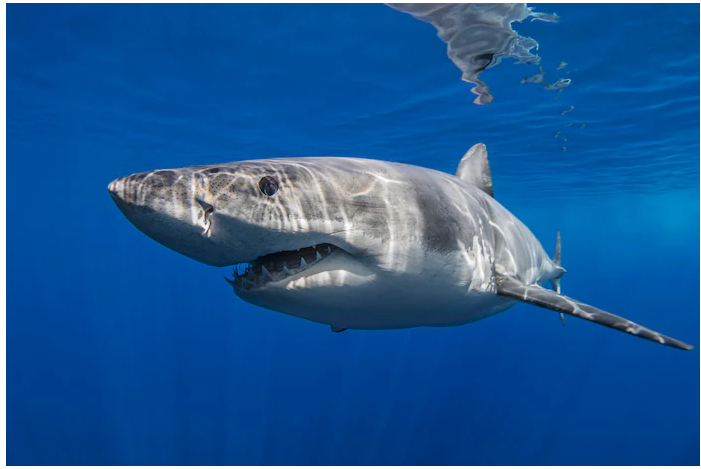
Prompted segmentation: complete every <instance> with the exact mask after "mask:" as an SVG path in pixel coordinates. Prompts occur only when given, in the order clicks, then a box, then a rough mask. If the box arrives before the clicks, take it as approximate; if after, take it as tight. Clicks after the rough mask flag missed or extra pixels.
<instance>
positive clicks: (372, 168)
mask: <svg viewBox="0 0 701 469" xmlns="http://www.w3.org/2000/svg"><path fill="white" fill-rule="evenodd" d="M108 190H109V193H110V195H111V196H112V198H113V200H114V201H115V202H116V204H117V206H118V207H119V209H120V210H121V211H122V213H123V214H124V215H125V216H126V217H127V219H128V220H129V221H130V222H131V223H132V224H133V225H134V226H136V227H137V228H138V229H139V230H141V231H142V232H143V233H145V234H146V235H148V236H149V237H151V238H152V239H154V240H155V241H157V242H159V243H160V244H162V245H164V246H166V247H168V248H170V249H172V250H174V251H176V252H178V253H180V254H183V255H185V256H187V257H190V258H192V259H194V260H196V261H199V262H202V263H204V264H208V265H211V266H218V267H223V266H233V265H237V268H236V269H235V270H234V273H233V279H231V280H229V279H227V280H228V281H229V283H230V284H231V286H232V287H233V290H234V293H235V294H236V295H238V296H239V297H240V298H241V299H243V300H244V301H247V302H249V303H252V304H254V305H257V306H261V307H263V308H267V309H271V310H274V311H279V312H282V313H286V314H290V315H293V316H297V317H300V318H304V319H308V320H311V321H316V322H318V323H323V324H328V325H329V326H331V329H332V330H333V331H335V332H340V331H343V330H346V329H397V328H408V327H418V326H458V325H462V324H467V323H471V322H474V321H478V320H481V319H485V318H487V317H490V316H493V315H495V314H497V313H500V312H502V311H505V310H507V309H509V308H511V307H512V306H514V305H515V304H517V303H519V302H523V303H530V304H533V305H536V306H540V307H542V308H546V309H550V310H553V311H556V312H558V313H560V315H561V318H562V314H567V315H570V316H575V317H578V318H582V319H586V320H588V321H591V322H594V323H597V324H601V325H604V326H607V327H610V328H613V329H617V330H620V331H623V332H626V333H628V334H632V335H635V336H637V337H642V338H644V339H648V340H651V341H654V342H658V343H660V344H663V345H667V346H670V347H675V348H679V349H684V350H689V349H691V348H693V347H692V346H691V345H689V344H686V343H684V342H681V341H679V340H676V339H673V338H671V337H667V336H665V335H662V334H660V333H658V332H655V331H653V330H650V329H648V328H645V327H643V326H640V325H638V324H635V323H633V322H631V321H629V320H627V319H624V318H622V317H619V316H616V315H614V314H611V313H608V312H606V311H603V310H601V309H598V308H595V307H593V306H589V305H587V304H584V303H581V302H579V301H577V300H574V299H572V298H569V297H567V296H564V295H562V294H561V293H560V278H561V277H562V275H563V274H564V273H565V269H563V268H562V267H561V266H560V241H559V239H560V238H559V233H558V237H557V248H556V253H555V257H554V258H553V259H551V258H550V257H549V256H548V255H547V254H546V252H545V250H544V249H543V247H542V246H541V244H540V242H539V241H538V240H537V239H536V237H535V236H534V235H533V233H531V231H530V230H529V229H528V228H527V227H526V226H525V225H524V224H523V223H522V222H521V221H520V220H519V219H518V218H516V217H515V216H514V215H512V214H511V213H510V212H509V211H508V210H507V209H505V208H504V207H503V206H502V205H501V204H500V203H499V202H497V201H496V200H495V198H494V193H493V188H492V177H491V171H490V168H489V162H488V158H487V150H486V147H485V146H484V145H483V144H477V145H475V146H474V147H472V148H471V149H470V150H469V151H468V152H467V153H466V154H465V156H464V157H463V158H462V160H461V161H460V164H459V166H458V170H457V173H456V175H450V174H446V173H443V172H439V171H435V170H432V169H428V168H423V167H418V166H412V165H407V164H401V163H392V162H385V161H377V160H370V159H360V158H333V157H328V158H327V157H309V158H279V159H267V160H251V161H240V162H234V163H226V164H214V165H207V166H190V167H185V168H178V169H164V170H157V171H150V172H144V173H138V174H133V175H130V176H126V177H122V178H119V179H116V180H114V181H112V182H111V183H110V184H109V187H108ZM241 264H244V267H243V270H240V269H239V268H238V266H239V265H241ZM546 281H547V282H550V283H551V284H552V286H553V287H554V290H550V289H547V288H545V287H543V286H542V284H543V283H545V282H546ZM563 321H564V320H563Z"/></svg>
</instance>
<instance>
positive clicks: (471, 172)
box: [456, 143, 494, 197]
mask: <svg viewBox="0 0 701 469" xmlns="http://www.w3.org/2000/svg"><path fill="white" fill-rule="evenodd" d="M456 176H457V177H459V178H460V179H462V180H463V181H467V182H469V183H470V184H473V185H475V186H477V187H479V188H480V189H482V191H483V192H486V193H487V194H489V195H491V196H492V197H494V189H493V188H492V172H491V171H490V170H489V160H488V159H487V147H486V146H485V144H484V143H478V144H477V145H475V146H473V147H472V148H470V149H469V150H467V153H465V156H463V157H462V160H460V164H459V165H458V172H457V173H456Z"/></svg>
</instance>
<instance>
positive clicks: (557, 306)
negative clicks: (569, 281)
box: [497, 275, 694, 350]
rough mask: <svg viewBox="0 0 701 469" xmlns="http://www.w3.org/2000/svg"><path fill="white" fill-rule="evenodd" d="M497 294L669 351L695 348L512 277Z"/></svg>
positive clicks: (499, 278) (500, 285) (500, 284)
mask: <svg viewBox="0 0 701 469" xmlns="http://www.w3.org/2000/svg"><path fill="white" fill-rule="evenodd" d="M497 294H498V295H500V296H505V297H509V298H514V299H516V300H520V301H523V302H524V303H530V304H532V305H536V306H540V307H541V308H546V309H550V310H552V311H558V312H560V313H564V314H568V315H570V316H574V317H577V318H582V319H586V320H587V321H591V322H595V323H597V324H601V325H602V326H606V327H610V328H612V329H618V330H619V331H623V332H626V333H628V334H632V335H635V336H638V337H642V338H643V339H647V340H651V341H653V342H658V343H660V344H662V345H667V346H669V347H674V348H678V349H682V350H691V349H692V348H694V347H693V346H692V345H689V344H686V343H684V342H682V341H680V340H676V339H672V338H671V337H667V336H665V335H662V334H660V333H659V332H655V331H653V330H650V329H647V328H646V327H643V326H640V325H638V324H635V323H634V322H631V321H629V320H627V319H625V318H622V317H620V316H616V315H615V314H611V313H607V312H606V311H602V310H600V309H599V308H595V307H593V306H589V305H586V304H584V303H580V302H579V301H577V300H573V299H572V298H568V297H566V296H564V295H560V294H558V293H557V292H554V291H553V290H548V289H546V288H543V287H540V286H538V285H526V284H524V283H522V282H521V281H519V280H517V279H514V278H511V277H505V276H501V275H498V276H497Z"/></svg>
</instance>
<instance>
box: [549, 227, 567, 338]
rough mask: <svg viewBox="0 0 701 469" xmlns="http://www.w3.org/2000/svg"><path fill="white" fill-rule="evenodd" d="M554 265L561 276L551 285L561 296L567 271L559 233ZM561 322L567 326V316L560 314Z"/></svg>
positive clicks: (554, 279)
mask: <svg viewBox="0 0 701 469" xmlns="http://www.w3.org/2000/svg"><path fill="white" fill-rule="evenodd" d="M553 264H555V265H556V266H557V267H560V271H561V272H560V275H558V276H557V277H555V278H553V279H551V280H550V283H551V284H552V285H553V288H554V289H555V291H556V292H557V294H558V295H559V294H560V279H561V278H562V276H563V275H565V273H566V272H567V271H566V270H565V269H563V268H562V241H561V239H560V232H559V231H558V232H557V244H556V245H555V256H553ZM560 321H561V322H562V325H563V326H564V325H565V315H564V314H562V313H560Z"/></svg>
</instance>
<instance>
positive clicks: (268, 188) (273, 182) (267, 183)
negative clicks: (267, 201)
mask: <svg viewBox="0 0 701 469" xmlns="http://www.w3.org/2000/svg"><path fill="white" fill-rule="evenodd" d="M258 187H259V188H260V191H261V192H262V193H263V194H265V195H267V196H268V197H272V196H274V195H275V193H276V192H277V190H278V189H279V188H280V183H278V182H277V179H275V178H274V177H272V176H265V177H264V178H262V179H261V180H260V181H258Z"/></svg>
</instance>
